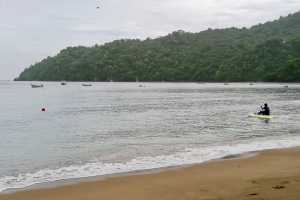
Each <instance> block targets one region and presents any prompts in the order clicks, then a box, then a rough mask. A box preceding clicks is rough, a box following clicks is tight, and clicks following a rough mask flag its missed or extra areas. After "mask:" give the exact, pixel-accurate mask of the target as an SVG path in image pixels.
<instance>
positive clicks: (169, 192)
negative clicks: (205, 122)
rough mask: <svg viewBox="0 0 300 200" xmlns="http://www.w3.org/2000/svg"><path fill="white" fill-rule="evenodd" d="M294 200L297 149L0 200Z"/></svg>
mask: <svg viewBox="0 0 300 200" xmlns="http://www.w3.org/2000/svg"><path fill="white" fill-rule="evenodd" d="M24 199H30V200H37V199H38V200H50V199H51V200H53V199H59V200H119V199H120V200H150V199H151V200H160V199H161V200H194V199H197V200H204V199H206V200H227V199H237V200H244V199H245V200H253V199H257V200H270V199H272V200H273V199H278V200H279V199H280V200H299V199H300V148H291V149H275V150H265V151H262V152H260V153H258V155H256V156H252V157H247V158H238V159H221V160H218V161H212V162H206V163H202V164H196V165H191V166H187V167H181V168H175V169H174V168H173V169H168V170H163V171H158V172H157V173H152V172H151V173H148V174H147V173H146V174H133V175H132V174H130V175H123V176H117V177H111V178H107V179H105V180H97V181H90V182H82V183H77V184H72V185H64V186H59V187H53V188H42V189H34V190H25V191H20V192H16V193H12V194H2V195H0V200H24Z"/></svg>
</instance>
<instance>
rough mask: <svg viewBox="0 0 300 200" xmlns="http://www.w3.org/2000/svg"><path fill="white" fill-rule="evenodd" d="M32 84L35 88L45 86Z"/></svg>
mask: <svg viewBox="0 0 300 200" xmlns="http://www.w3.org/2000/svg"><path fill="white" fill-rule="evenodd" d="M30 85H31V87H33V88H38V87H44V86H43V84H40V85H35V84H30Z"/></svg>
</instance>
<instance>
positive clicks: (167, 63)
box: [19, 12, 300, 82]
mask: <svg viewBox="0 0 300 200" xmlns="http://www.w3.org/2000/svg"><path fill="white" fill-rule="evenodd" d="M299 33H300V12H297V13H295V14H289V15H288V16H286V17H282V16H281V17H280V18H279V19H278V20H275V21H273V22H266V23H265V24H258V25H255V26H252V27H251V28H249V29H247V28H245V27H244V28H242V29H238V28H234V27H232V28H226V29H214V30H212V29H208V30H206V31H202V32H199V33H189V32H185V31H182V30H179V31H174V32H173V33H171V34H168V35H167V36H164V37H158V38H156V39H150V38H147V39H146V40H143V41H141V40H139V39H120V40H115V41H113V42H110V43H106V44H104V45H100V46H98V45H94V46H92V47H83V46H78V47H68V48H66V49H64V50H62V51H61V52H60V53H59V54H57V55H56V56H54V57H47V58H45V59H44V60H42V61H41V62H38V63H36V64H34V65H31V66H30V67H29V68H26V69H25V70H24V71H23V72H22V73H21V74H20V77H19V78H20V79H19V80H24V81H25V80H37V81H60V80H66V81H110V80H111V79H113V81H135V80H136V78H138V79H139V81H162V80H164V81H212V82H213V81H288V82H294V81H300V78H299V77H300V34H299Z"/></svg>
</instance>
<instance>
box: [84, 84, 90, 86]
mask: <svg viewBox="0 0 300 200" xmlns="http://www.w3.org/2000/svg"><path fill="white" fill-rule="evenodd" d="M82 86H92V84H82Z"/></svg>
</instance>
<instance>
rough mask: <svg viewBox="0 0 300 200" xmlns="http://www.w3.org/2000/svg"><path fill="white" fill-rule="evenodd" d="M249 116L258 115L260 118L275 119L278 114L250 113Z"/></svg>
mask: <svg viewBox="0 0 300 200" xmlns="http://www.w3.org/2000/svg"><path fill="white" fill-rule="evenodd" d="M249 117H258V118H266V119H274V118H276V115H256V114H254V113H250V114H249Z"/></svg>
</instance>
